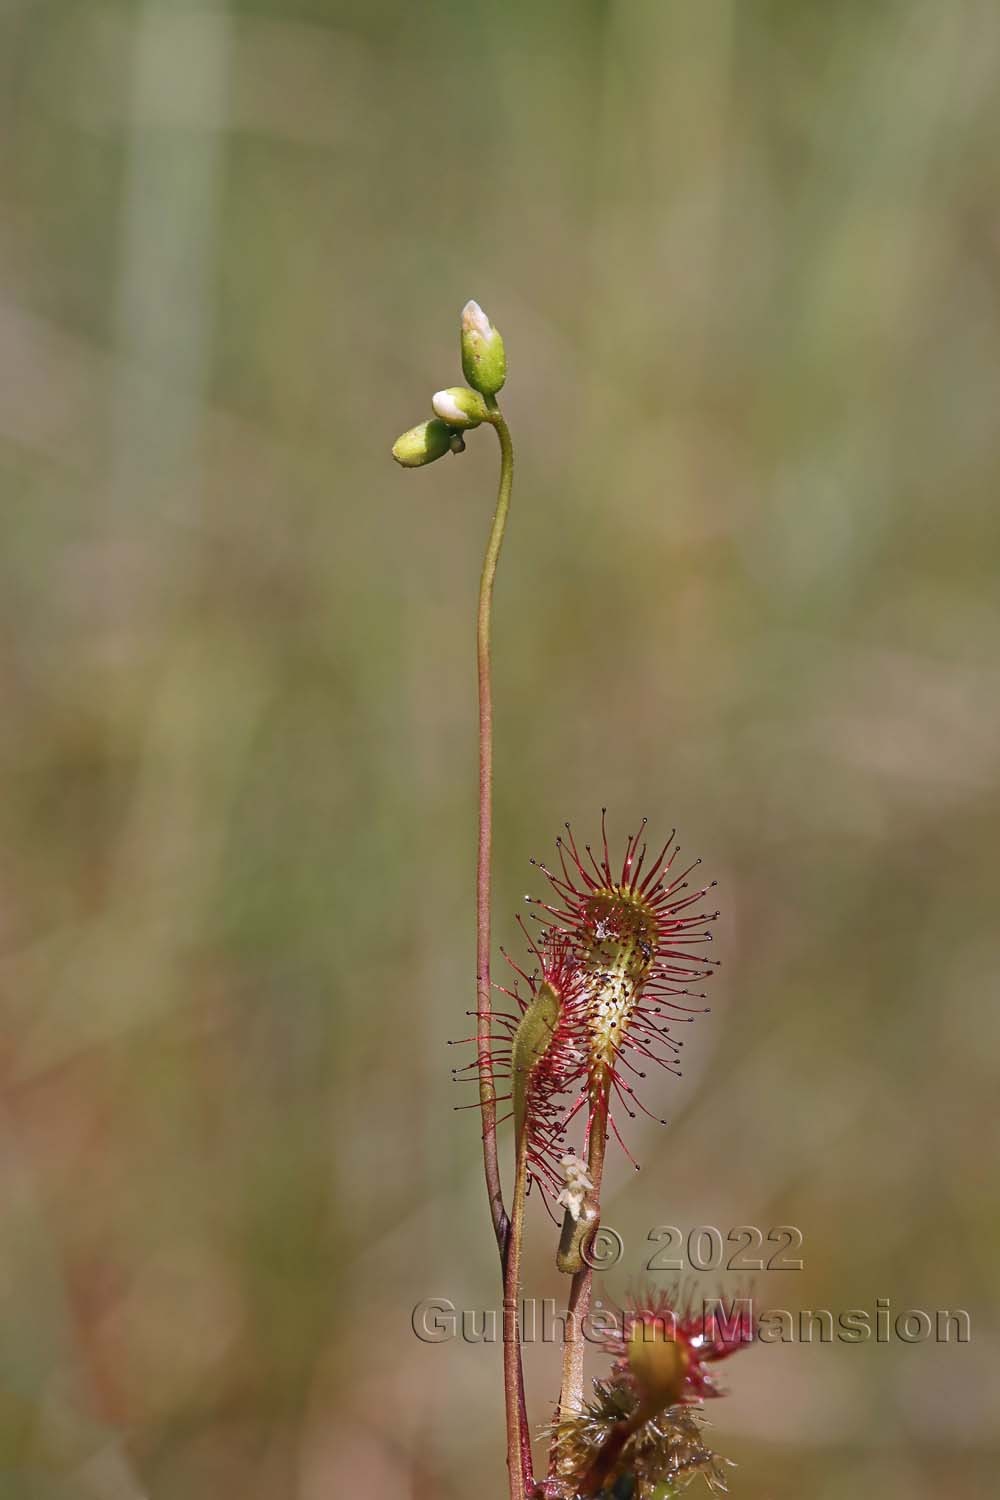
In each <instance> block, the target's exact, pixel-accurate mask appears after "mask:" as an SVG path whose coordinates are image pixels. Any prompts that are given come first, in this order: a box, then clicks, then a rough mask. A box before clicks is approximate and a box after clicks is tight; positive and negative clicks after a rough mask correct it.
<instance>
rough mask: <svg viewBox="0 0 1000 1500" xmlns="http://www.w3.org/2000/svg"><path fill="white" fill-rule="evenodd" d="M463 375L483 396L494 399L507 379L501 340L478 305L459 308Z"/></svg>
mask: <svg viewBox="0 0 1000 1500" xmlns="http://www.w3.org/2000/svg"><path fill="white" fill-rule="evenodd" d="M462 372H463V374H464V375H465V378H466V380H467V381H468V382H469V384H470V385H471V386H472V387H473V389H474V390H477V391H480V392H481V393H482V395H484V396H495V395H496V393H497V391H499V390H500V389H501V387H502V386H503V383H504V381H505V380H506V379H507V356H506V354H505V353H504V347H503V339H502V338H501V337H500V335H499V333H498V332H497V330H496V329H495V328H494V327H493V324H492V323H491V322H490V320H489V318H488V317H487V316H486V314H485V313H484V312H483V310H482V308H481V307H480V306H479V303H478V302H467V303H466V304H465V306H464V307H463V308H462Z"/></svg>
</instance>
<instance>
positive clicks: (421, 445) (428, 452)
mask: <svg viewBox="0 0 1000 1500" xmlns="http://www.w3.org/2000/svg"><path fill="white" fill-rule="evenodd" d="M451 438H452V432H451V428H450V427H449V426H448V424H447V422H442V421H441V420H440V418H438V417H432V418H431V420H430V421H429V422H421V423H420V424H419V425H418V426H417V427H411V428H410V430H409V432H404V433H403V435H402V437H398V438H397V439H396V441H395V442H394V443H393V445H392V456H393V458H394V459H395V460H396V462H397V463H398V464H402V465H403V468H404V469H419V468H420V466H421V464H432V463H433V462H434V460H435V459H436V458H443V457H444V455H445V454H446V453H449V452H450V451H451Z"/></svg>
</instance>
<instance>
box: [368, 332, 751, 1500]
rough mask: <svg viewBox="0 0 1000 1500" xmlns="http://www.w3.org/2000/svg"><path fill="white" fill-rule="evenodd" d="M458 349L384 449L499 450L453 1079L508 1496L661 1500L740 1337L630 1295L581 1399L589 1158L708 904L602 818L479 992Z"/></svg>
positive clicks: (506, 474)
mask: <svg viewBox="0 0 1000 1500" xmlns="http://www.w3.org/2000/svg"><path fill="white" fill-rule="evenodd" d="M461 355H462V370H463V373H464V376H465V379H466V381H467V384H466V385H464V386H452V387H450V388H447V389H444V390H439V391H438V392H437V393H436V394H435V395H434V396H433V398H432V401H431V406H432V409H433V413H434V415H433V416H431V417H430V418H428V420H426V421H424V422H421V423H420V424H419V425H418V426H416V427H413V428H411V429H410V431H408V432H405V433H404V434H403V435H402V437H400V438H399V439H398V440H397V441H396V443H395V445H394V446H393V450H392V452H393V457H394V458H395V459H396V461H397V462H398V463H400V464H401V465H402V466H403V467H404V468H420V467H423V466H424V465H426V464H429V463H433V462H435V461H436V460H437V459H440V458H443V457H445V455H447V454H449V453H451V454H457V453H461V452H463V451H464V448H465V436H466V434H467V433H468V432H469V431H470V430H471V429H474V428H478V427H492V428H493V431H494V432H495V433H496V436H497V439H498V442H499V446H500V483H499V490H498V494H497V502H496V509H495V512H494V515H493V522H492V526H491V529H490V534H489V540H488V542H487V546H486V556H485V559H484V562H483V571H482V578H481V582H480V590H479V608H478V615H477V627H476V649H477V662H478V673H479V845H478V862H477V878H476V1007H475V1011H474V1012H473V1014H474V1016H475V1021H476V1026H475V1033H474V1035H473V1036H471V1037H469V1038H468V1039H467V1040H468V1041H469V1042H470V1043H472V1044H473V1045H474V1046H475V1056H474V1058H473V1060H472V1062H470V1063H469V1064H468V1065H467V1067H466V1069H465V1070H462V1069H459V1070H458V1071H459V1072H462V1071H465V1072H467V1073H468V1074H469V1075H470V1076H471V1077H472V1078H473V1079H475V1080H477V1081H478V1088H479V1109H480V1114H481V1119H482V1138H483V1170H484V1176H485V1181H486V1190H487V1195H488V1199H489V1210H490V1217H491V1221H492V1225H493V1233H494V1235H495V1238H496V1243H497V1250H498V1252H499V1257H500V1273H501V1277H502V1282H503V1352H504V1361H503V1385H504V1404H505V1413H506V1432H507V1466H508V1478H509V1486H510V1495H511V1500H527V1497H529V1496H540V1497H545V1500H575V1497H577V1496H581V1497H583V1496H599V1495H604V1496H613V1497H615V1500H667V1497H669V1496H671V1495H673V1494H676V1493H677V1492H678V1491H679V1490H680V1489H681V1488H682V1487H683V1486H684V1485H685V1484H686V1483H687V1482H688V1481H689V1480H690V1479H692V1478H694V1477H696V1476H697V1475H701V1476H702V1477H703V1478H704V1479H705V1480H706V1481H707V1483H708V1485H709V1487H710V1488H712V1489H724V1488H725V1467H726V1465H725V1462H724V1460H722V1459H720V1458H719V1457H718V1456H717V1455H716V1454H714V1453H713V1452H712V1451H711V1450H710V1448H709V1447H708V1445H707V1443H706V1441H705V1437H704V1425H703V1419H702V1416H701V1409H702V1407H703V1404H704V1402H705V1401H706V1400H707V1399H710V1398H714V1397H717V1396H719V1395H721V1394H723V1392H722V1390H721V1387H720V1386H719V1384H718V1380H717V1377H716V1374H715V1369H714V1367H715V1365H716V1364H717V1363H718V1362H719V1361H720V1360H722V1359H724V1358H726V1357H727V1356H728V1355H730V1354H732V1353H734V1352H735V1351H736V1350H737V1349H738V1348H740V1347H741V1345H742V1344H744V1343H746V1342H747V1339H748V1337H749V1331H748V1330H747V1329H746V1327H745V1326H744V1325H743V1324H742V1322H741V1321H740V1320H738V1319H737V1318H736V1317H735V1315H734V1313H733V1309H732V1306H731V1305H730V1306H728V1307H727V1305H726V1304H725V1303H720V1304H718V1305H717V1310H716V1312H715V1313H712V1314H708V1313H705V1312H702V1313H698V1312H697V1311H696V1309H695V1307H694V1305H693V1304H688V1305H685V1304H684V1301H683V1299H682V1298H681V1297H679V1296H678V1295H672V1296H666V1295H664V1294H653V1293H648V1294H647V1293H639V1294H637V1295H635V1296H634V1297H632V1298H631V1299H630V1301H629V1305H628V1307H627V1308H626V1309H625V1311H624V1315H623V1318H622V1321H621V1325H620V1327H618V1328H616V1329H615V1330H614V1331H613V1332H611V1333H609V1335H608V1337H607V1340H606V1344H605V1349H604V1352H605V1354H606V1355H607V1357H608V1359H609V1360H610V1365H609V1366H608V1367H607V1368H606V1370H605V1372H604V1375H603V1377H602V1378H601V1379H599V1380H595V1381H593V1382H592V1385H591V1388H590V1389H589V1390H587V1389H586V1388H585V1384H584V1352H585V1348H586V1341H585V1339H584V1337H583V1327H584V1323H585V1320H586V1318H587V1315H588V1312H589V1309H590V1301H591V1287H592V1277H593V1269H592V1262H593V1259H594V1257H593V1255H592V1254H591V1253H590V1247H592V1245H593V1243H594V1236H595V1234H596V1232H597V1230H598V1228H599V1226H600V1219H601V1183H602V1179H603V1174H604V1161H605V1154H606V1152H607V1150H608V1149H609V1147H610V1148H612V1149H621V1150H623V1151H624V1152H625V1154H626V1155H627V1156H628V1157H629V1160H632V1157H631V1153H630V1152H629V1149H628V1146H627V1144H626V1141H625V1138H624V1136H623V1130H622V1118H623V1117H624V1118H625V1119H628V1118H629V1117H631V1118H634V1117H635V1116H636V1114H637V1112H640V1111H641V1112H643V1113H645V1114H651V1115H652V1116H653V1118H659V1117H658V1116H657V1115H656V1114H655V1108H654V1109H651V1108H650V1104H651V1103H652V1104H654V1106H655V1094H656V1081H657V1079H658V1077H659V1076H660V1074H661V1072H667V1073H676V1072H677V1071H678V1064H677V1058H678V1055H679V1052H680V1049H681V1047H682V1045H683V1037H682V1035H679V1033H682V1032H683V1029H684V1027H685V1026H686V1025H688V1024H690V1023H691V1022H692V1021H693V1020H694V1019H695V1017H696V1016H697V1015H699V1014H702V1013H704V1011H705V1010H706V995H707V991H706V989H705V986H706V984H707V983H708V981H709V980H710V979H712V977H713V975H714V974H715V971H716V968H717V964H718V960H716V959H715V958H713V957H711V956H709V955H710V951H711V948H710V945H711V941H712V924H713V922H714V921H715V919H716V917H717V916H718V912H717V911H715V910H714V909H713V906H712V900H711V892H712V889H713V887H714V885H715V882H714V881H708V882H706V881H704V880H703V879H702V878H701V875H700V873H699V872H700V866H701V861H700V860H698V859H696V860H693V861H691V860H685V859H683V858H682V857H681V851H680V846H679V844H678V843H677V841H676V830H671V831H670V832H669V833H668V834H666V835H663V834H661V835H660V837H659V839H658V840H654V838H652V837H647V833H646V820H645V819H643V822H642V824H641V825H640V827H639V828H638V829H637V830H635V831H633V832H631V833H630V834H628V836H627V837H626V838H625V840H624V842H623V843H620V844H618V845H617V846H614V844H613V841H612V840H610V839H609V833H608V819H607V810H606V809H603V810H602V812H601V817H600V823H599V824H598V825H596V827H595V836H594V838H593V840H592V842H582V841H581V840H579V839H578V838H577V836H576V834H575V833H574V831H573V829H572V828H571V827H570V826H569V825H568V824H567V825H566V826H565V829H564V832H563V834H561V835H560V836H559V837H558V838H557V839H556V841H555V855H554V858H553V859H552V861H551V863H550V864H546V863H539V864H537V866H536V868H537V869H538V870H539V873H540V876H541V878H542V879H543V880H544V882H545V885H544V886H543V887H542V891H541V893H540V894H536V895H534V896H531V897H529V913H528V916H529V921H527V922H521V923H520V924H519V925H520V930H521V933H522V936H523V939H524V947H525V951H524V953H523V955H520V956H517V957H515V956H512V955H510V954H507V953H504V954H503V957H504V959H505V963H506V967H505V983H503V984H494V981H493V978H492V974H491V956H492V955H491V926H492V841H493V688H492V668H491V663H492V602H493V587H494V580H495V577H496V570H497V563H498V560H499V557H500V549H501V546H502V544H503V537H504V531H505V529H506V525H507V517H508V512H509V509H510V500H511V486H512V481H513V471H514V452H513V446H512V443H511V436H510V431H509V429H508V427H507V423H506V421H505V420H504V417H503V414H502V412H501V410H500V407H499V404H498V401H497V396H498V394H499V392H500V391H501V389H502V388H503V385H504V382H505V379H506V374H507V364H506V354H505V350H504V343H503V339H502V338H501V336H500V333H499V332H498V330H497V329H496V328H495V327H494V326H493V324H492V323H491V322H490V320H489V318H488V317H487V316H486V314H485V313H484V312H483V310H482V308H481V307H480V306H479V305H478V303H476V302H469V303H467V304H466V306H465V308H464V309H463V311H462V321H461ZM530 919H533V920H530ZM494 991H496V995H497V996H498V997H500V998H495V994H494ZM647 1091H648V1099H647ZM498 1106H499V1107H502V1109H503V1111H504V1116H503V1118H506V1117H507V1116H508V1115H510V1116H512V1118H513V1138H512V1144H513V1161H512V1162H511V1163H509V1164H508V1171H507V1172H506V1173H504V1172H502V1171H501V1161H500V1150H499V1143H498V1137H497V1125H498V1123H500V1121H498ZM661 1123H662V1122H661ZM633 1164H634V1163H633ZM505 1176H506V1177H507V1179H508V1188H507V1193H508V1196H505V1189H504V1178H505ZM532 1186H534V1187H535V1189H536V1195H535V1196H537V1197H538V1198H540V1199H542V1200H543V1201H544V1202H545V1203H546V1206H547V1207H548V1208H549V1218H550V1221H552V1222H551V1226H550V1227H551V1232H552V1239H553V1245H552V1249H553V1255H554V1257H555V1261H556V1264H557V1266H558V1268H559V1270H560V1271H562V1272H563V1273H565V1275H566V1277H567V1314H568V1315H567V1318H566V1325H565V1335H564V1343H563V1357H562V1383H561V1389H560V1393H559V1402H558V1407H557V1409H556V1411H555V1412H554V1413H547V1414H546V1420H545V1421H544V1422H540V1423H539V1424H538V1425H539V1427H540V1428H541V1429H543V1430H544V1431H545V1433H546V1435H547V1437H548V1440H549V1447H548V1462H547V1464H546V1467H545V1472H544V1473H541V1474H537V1475H536V1473H535V1472H534V1467H533V1461H532V1451H531V1428H530V1427H529V1417H528V1412H527V1410H526V1404H525V1396H524V1379H523V1367H522V1349H521V1343H520V1332H519V1322H518V1316H517V1310H518V1307H519V1304H520V1299H521V1296H522V1284H521V1252H522V1245H523V1238H524V1229H525V1212H526V1203H527V1198H528V1192H529V1188H531V1187H532ZM543 1217H544V1216H543ZM719 1309H721V1311H720V1310H719Z"/></svg>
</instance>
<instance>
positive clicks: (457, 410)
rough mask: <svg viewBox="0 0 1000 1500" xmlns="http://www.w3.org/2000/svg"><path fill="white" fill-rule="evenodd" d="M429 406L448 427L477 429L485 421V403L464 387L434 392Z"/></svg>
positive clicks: (452, 387)
mask: <svg viewBox="0 0 1000 1500" xmlns="http://www.w3.org/2000/svg"><path fill="white" fill-rule="evenodd" d="M431 405H432V406H433V408H434V410H435V412H436V413H437V415H438V416H439V417H440V418H441V420H442V422H447V423H448V425H449V427H478V426H479V424H480V422H485V420H486V402H485V401H484V400H483V398H482V396H481V395H480V394H479V392H478V391H470V390H469V389H468V388H467V387H466V386H464V385H453V386H450V387H449V389H448V390H446V391H435V393H434V396H433V399H432V400H431Z"/></svg>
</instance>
